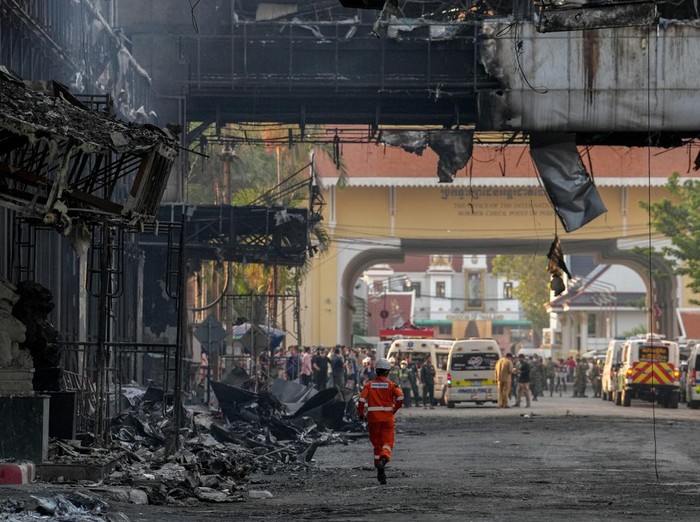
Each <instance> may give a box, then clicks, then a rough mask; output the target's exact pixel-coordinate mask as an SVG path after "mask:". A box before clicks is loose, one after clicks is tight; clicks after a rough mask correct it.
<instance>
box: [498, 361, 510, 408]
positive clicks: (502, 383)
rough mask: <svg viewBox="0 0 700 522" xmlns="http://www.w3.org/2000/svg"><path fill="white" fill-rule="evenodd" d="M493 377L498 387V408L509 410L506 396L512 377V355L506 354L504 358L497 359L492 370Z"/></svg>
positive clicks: (508, 392) (508, 393)
mask: <svg viewBox="0 0 700 522" xmlns="http://www.w3.org/2000/svg"><path fill="white" fill-rule="evenodd" d="M494 377H495V379H496V384H497V385H498V406H499V407H500V408H510V406H508V396H509V395H510V386H511V383H512V380H511V378H512V377H513V354H512V353H507V354H506V356H505V357H501V358H500V359H498V362H497V363H496V367H495V368H494Z"/></svg>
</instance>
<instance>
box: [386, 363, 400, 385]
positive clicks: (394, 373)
mask: <svg viewBox="0 0 700 522" xmlns="http://www.w3.org/2000/svg"><path fill="white" fill-rule="evenodd" d="M389 364H390V365H391V370H389V380H390V381H391V382H393V383H394V384H396V385H397V386H401V378H400V374H401V370H400V369H399V367H398V366H396V359H394V358H393V357H389Z"/></svg>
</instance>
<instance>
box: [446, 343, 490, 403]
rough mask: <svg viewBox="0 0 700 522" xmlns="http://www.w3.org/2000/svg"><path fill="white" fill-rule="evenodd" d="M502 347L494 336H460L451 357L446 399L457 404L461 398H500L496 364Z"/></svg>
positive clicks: (449, 358) (469, 400) (462, 400)
mask: <svg viewBox="0 0 700 522" xmlns="http://www.w3.org/2000/svg"><path fill="white" fill-rule="evenodd" d="M500 358H501V349H500V347H499V346H498V343H497V342H496V341H495V340H494V339H476V338H471V339H459V340H456V341H454V342H453V343H452V346H451V348H450V354H449V356H448V357H447V383H446V386H445V394H444V402H445V404H446V405H447V407H448V408H454V407H455V405H456V404H458V403H460V402H473V403H475V404H477V405H481V404H484V403H486V402H493V403H494V404H496V403H497V402H498V384H497V383H496V380H495V378H494V368H495V367H496V363H497V362H498V360H499V359H500Z"/></svg>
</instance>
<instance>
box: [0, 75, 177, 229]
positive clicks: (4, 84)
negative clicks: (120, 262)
mask: <svg viewBox="0 0 700 522" xmlns="http://www.w3.org/2000/svg"><path fill="white" fill-rule="evenodd" d="M177 151H178V144H177V141H176V140H175V138H174V137H173V136H172V135H171V134H170V133H169V132H168V131H164V130H161V129H158V128H157V127H154V126H152V125H144V124H136V123H124V122H122V121H119V120H116V119H115V118H113V117H112V116H111V115H110V114H109V106H108V112H98V111H94V110H90V109H89V108H88V107H87V106H85V105H83V104H82V103H81V102H80V101H78V100H77V99H76V98H75V97H73V96H72V95H71V94H70V93H69V92H68V90H67V89H66V88H65V87H63V86H62V85H60V84H58V83H56V82H39V83H32V84H29V83H25V82H22V81H21V80H19V79H18V78H16V77H15V76H13V75H11V74H10V73H9V72H8V71H7V70H6V69H4V68H2V69H1V70H0V206H4V207H6V208H10V209H12V210H15V211H16V212H18V213H19V214H20V215H22V216H25V217H30V218H37V219H40V220H42V221H43V222H45V223H47V224H51V225H55V226H56V227H57V228H59V229H64V228H69V227H70V224H71V222H72V220H73V219H75V218H79V219H80V220H81V221H92V220H105V219H107V220H110V221H112V222H115V223H119V222H124V223H127V222H131V223H134V222H138V221H140V220H143V219H148V218H153V217H154V216H155V214H156V212H157V210H158V206H159V204H160V201H161V198H162V195H163V191H164V190H165V187H166V184H167V181H168V176H169V174H170V170H171V168H172V166H173V163H174V160H175V157H176V156H177Z"/></svg>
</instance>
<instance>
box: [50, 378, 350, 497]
mask: <svg viewBox="0 0 700 522" xmlns="http://www.w3.org/2000/svg"><path fill="white" fill-rule="evenodd" d="M212 385H213V389H214V392H215V394H216V396H217V399H218V401H219V404H220V407H221V414H220V415H218V414H216V415H212V414H211V413H210V412H209V411H208V410H207V409H206V408H203V407H201V406H185V407H184V412H183V418H184V419H185V421H184V427H183V428H182V429H181V431H180V439H181V440H182V444H181V447H180V448H176V447H175V445H174V443H173V436H172V431H173V423H172V406H169V405H168V406H167V408H164V407H163V402H162V401H163V400H166V401H167V398H166V397H165V396H164V394H163V393H162V390H158V389H153V388H149V389H148V390H135V389H134V388H133V387H125V388H124V392H123V395H124V398H125V400H124V403H123V406H124V411H123V413H121V414H120V415H118V416H117V417H115V418H114V419H113V420H112V422H111V425H110V436H111V441H112V442H111V445H110V446H109V447H108V448H96V447H84V446H82V445H81V444H80V441H60V440H55V441H52V444H51V454H52V455H53V458H52V462H54V463H56V464H58V463H61V464H67V463H71V464H77V465H79V464H83V465H86V466H87V465H89V464H95V463H97V464H99V463H104V462H107V461H115V464H114V466H113V467H112V468H111V469H110V471H108V472H107V473H106V474H105V477H104V479H103V482H102V483H100V484H98V486H96V487H92V488H90V491H91V492H94V493H98V494H102V495H104V496H105V497H106V498H108V499H110V500H115V501H122V502H129V503H133V504H144V503H148V504H159V505H162V504H171V505H193V504H196V503H198V502H215V503H221V502H240V501H244V500H245V499H246V498H270V497H271V495H270V493H269V492H266V491H252V490H251V491H247V478H248V476H249V475H250V474H251V473H253V472H258V473H264V474H268V475H272V474H275V473H277V472H280V471H301V470H304V469H306V468H307V467H308V466H309V464H310V463H311V462H312V461H313V456H314V453H315V451H316V449H317V448H318V447H319V446H322V445H330V444H348V437H347V436H346V434H345V433H344V432H343V431H345V432H352V431H364V425H363V424H362V423H361V422H360V421H359V420H357V419H356V417H354V415H353V414H354V411H355V408H354V405H353V404H352V402H351V401H350V397H349V396H348V397H347V399H346V398H345V395H341V394H340V393H339V392H338V390H336V389H335V388H333V389H330V390H323V391H321V392H317V391H316V390H313V389H309V388H306V387H304V386H302V385H300V384H298V383H290V382H284V383H282V384H280V383H275V384H274V385H273V386H272V387H271V390H272V391H264V392H260V393H254V392H251V391H249V390H245V389H243V388H237V387H235V386H230V385H228V384H225V383H222V382H213V383H212ZM299 388H301V389H299ZM277 395H279V397H280V398H278V396H277ZM349 401H350V407H349V406H348V403H349ZM288 405H289V406H288ZM290 410H293V411H294V412H293V413H292V414H291V415H289V414H288V412H289V411H290ZM346 412H350V413H349V414H346ZM70 479H71V477H61V480H58V481H62V482H65V481H69V480H70ZM98 482H99V481H98ZM105 486H109V487H105ZM115 486H116V487H115Z"/></svg>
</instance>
